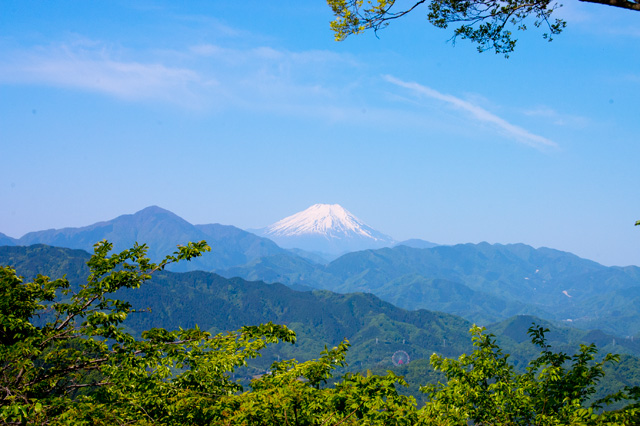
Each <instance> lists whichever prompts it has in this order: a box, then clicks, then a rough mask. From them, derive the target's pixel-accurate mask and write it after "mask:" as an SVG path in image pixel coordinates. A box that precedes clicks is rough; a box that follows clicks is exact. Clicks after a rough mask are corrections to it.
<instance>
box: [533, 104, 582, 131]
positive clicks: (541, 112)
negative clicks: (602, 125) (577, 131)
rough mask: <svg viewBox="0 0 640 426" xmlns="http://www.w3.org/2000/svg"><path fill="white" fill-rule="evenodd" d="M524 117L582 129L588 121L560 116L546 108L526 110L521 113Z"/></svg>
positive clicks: (551, 109)
mask: <svg viewBox="0 0 640 426" xmlns="http://www.w3.org/2000/svg"><path fill="white" fill-rule="evenodd" d="M523 113H524V115H527V116H529V117H541V118H544V119H546V120H549V121H551V122H552V123H553V124H555V125H557V126H574V127H584V126H585V125H587V123H588V120H587V119H586V118H585V117H580V116H578V115H570V114H561V113H559V112H558V111H556V110H554V109H553V108H550V107H548V106H538V107H535V108H530V109H526V110H524V111H523Z"/></svg>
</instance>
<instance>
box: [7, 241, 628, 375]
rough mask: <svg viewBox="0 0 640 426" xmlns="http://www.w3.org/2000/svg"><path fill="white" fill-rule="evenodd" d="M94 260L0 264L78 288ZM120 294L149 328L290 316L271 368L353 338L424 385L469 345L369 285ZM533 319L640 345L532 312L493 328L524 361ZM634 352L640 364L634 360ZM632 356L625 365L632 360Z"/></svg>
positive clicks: (355, 349)
mask: <svg viewBox="0 0 640 426" xmlns="http://www.w3.org/2000/svg"><path fill="white" fill-rule="evenodd" d="M88 259H89V254H88V253H86V252H84V251H82V250H70V249H65V248H57V247H50V246H45V245H34V246H30V247H23V246H19V247H15V246H14V247H6V246H5V247H0V264H1V265H6V264H9V265H12V266H13V267H14V268H15V269H16V270H17V272H18V273H19V274H20V275H23V276H24V277H25V278H26V279H30V278H33V277H35V276H37V275H38V274H43V275H48V276H51V277H52V278H53V277H55V278H57V277H61V276H62V275H64V274H66V275H67V278H68V279H69V281H70V282H71V284H72V288H77V287H78V286H79V285H80V284H81V283H83V282H86V278H87V275H88V268H87V266H86V264H85V263H86V261H87V260H88ZM117 297H119V298H123V299H125V300H128V301H129V302H131V303H132V305H133V306H134V307H136V308H149V311H147V312H139V313H136V314H135V315H131V316H130V317H129V319H128V320H127V322H126V326H127V327H128V328H129V329H130V330H132V331H133V332H134V333H140V332H141V331H142V330H146V329H149V328H152V327H163V328H167V329H176V328H178V327H193V326H195V325H196V324H197V325H198V326H199V327H200V328H201V329H203V330H208V331H210V332H212V333H218V332H222V331H226V330H233V329H238V328H240V327H241V326H244V325H253V324H259V323H264V322H267V321H273V322H275V323H280V324H286V325H288V326H289V327H290V328H292V329H293V330H294V331H296V333H297V335H298V343H297V344H296V345H295V346H291V345H277V346H275V347H273V348H272V349H270V350H267V351H265V353H264V356H263V358H262V359H261V360H260V361H259V364H258V365H262V366H263V367H265V368H266V367H267V366H268V365H269V364H270V363H271V362H272V361H274V360H275V359H277V358H278V357H280V358H289V357H296V358H297V359H300V360H304V359H309V358H312V357H313V358H315V357H317V356H318V354H319V352H320V351H321V350H322V349H324V345H328V346H332V345H335V344H337V343H339V342H340V341H342V339H344V338H347V339H349V341H350V342H351V344H352V347H351V349H350V351H349V356H348V361H349V363H350V365H351V367H352V369H355V370H362V369H367V368H381V369H393V368H394V366H393V364H392V363H391V356H392V355H393V353H394V352H395V351H398V350H403V351H405V352H407V353H408V354H409V355H410V357H411V359H412V360H414V361H416V360H422V363H418V365H422V367H420V368H418V369H417V371H412V370H411V369H409V370H406V369H405V370H403V374H409V375H410V376H411V375H412V374H413V375H414V376H413V377H412V379H413V380H417V381H419V382H418V383H423V384H424V383H425V380H427V378H425V374H426V373H425V371H426V370H427V368H426V367H425V364H426V362H427V359H428V358H429V356H430V355H431V354H432V353H434V352H437V353H440V354H443V355H446V356H449V357H457V356H458V355H460V354H461V353H462V352H467V353H468V351H469V350H470V348H471V342H470V336H469V334H468V330H469V328H470V326H471V324H470V323H469V322H468V321H466V320H464V319H462V318H460V317H458V316H454V315H450V314H445V313H441V312H432V311H427V310H424V309H421V310H415V311H409V310H405V309H401V308H398V307H395V306H393V305H392V304H390V303H387V302H384V301H382V300H380V299H379V298H378V297H376V296H374V295H372V294H364V293H350V294H338V293H334V292H330V291H326V290H321V291H320V290H314V291H305V292H300V291H294V290H292V289H290V288H288V287H286V286H283V285H281V284H265V283H264V282H250V281H245V280H243V279H240V278H233V279H226V278H223V277H221V276H219V275H216V274H214V273H207V272H201V271H192V272H186V273H171V272H159V273H157V274H156V275H154V277H153V279H152V280H151V281H150V282H149V283H147V284H145V285H144V286H143V287H141V288H140V289H135V290H123V291H121V292H120V293H118V295H117ZM534 322H535V323H537V324H539V325H543V326H546V327H548V328H551V329H552V330H553V332H552V333H550V334H549V335H548V337H549V341H548V343H549V344H551V345H552V346H553V347H554V348H555V349H560V350H566V351H571V353H573V351H575V350H576V348H577V345H578V343H591V342H595V343H597V344H598V345H599V346H600V348H601V351H615V352H619V353H628V354H632V355H638V354H640V339H637V340H635V341H633V340H631V339H620V338H616V337H614V336H612V335H607V334H605V333H602V332H587V331H580V330H575V329H570V328H563V327H557V326H554V324H552V323H549V322H547V321H544V320H541V319H539V318H535V317H531V316H522V315H521V316H516V317H512V318H509V319H507V320H505V321H502V322H500V323H496V324H493V325H491V326H490V327H489V329H490V331H492V332H494V333H495V334H496V335H497V337H498V339H499V340H500V342H501V345H502V347H503V349H504V350H505V352H507V353H510V354H512V359H515V360H516V362H519V363H520V364H522V363H524V362H526V360H528V359H530V358H531V357H532V356H534V355H535V354H536V353H537V352H539V351H536V349H535V348H534V347H533V346H532V345H531V344H530V343H527V342H530V339H529V337H528V336H527V329H528V328H529V327H530V326H531V324H532V323H534ZM627 361H629V362H633V363H634V365H635V367H634V368H635V369H637V370H638V371H640V366H639V365H638V361H637V359H635V358H633V359H628V360H627ZM628 365H629V364H624V365H623V366H624V368H629V367H628ZM623 366H621V367H623Z"/></svg>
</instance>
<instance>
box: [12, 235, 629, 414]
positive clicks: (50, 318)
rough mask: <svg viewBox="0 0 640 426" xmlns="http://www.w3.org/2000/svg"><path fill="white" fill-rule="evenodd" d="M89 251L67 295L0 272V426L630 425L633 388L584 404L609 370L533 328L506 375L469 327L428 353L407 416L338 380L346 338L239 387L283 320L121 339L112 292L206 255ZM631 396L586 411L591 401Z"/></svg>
mask: <svg viewBox="0 0 640 426" xmlns="http://www.w3.org/2000/svg"><path fill="white" fill-rule="evenodd" d="M111 248H112V246H111V244H109V243H107V242H102V243H98V244H97V245H96V246H95V250H94V255H93V256H92V257H91V259H90V261H89V262H88V265H89V268H90V275H89V278H88V281H87V283H86V284H84V285H83V286H81V287H80V289H79V290H77V291H75V292H73V291H72V290H71V288H70V285H69V283H68V282H67V281H66V280H65V279H58V280H55V281H51V280H49V279H48V278H47V277H43V276H39V277H37V278H36V279H35V280H34V281H32V282H27V283H24V282H23V281H22V279H21V278H20V277H18V276H17V275H16V272H15V271H14V270H13V269H11V268H10V267H0V422H1V423H2V424H7V425H125V424H126V425H140V426H142V425H144V426H148V425H172V426H173V425H176V426H177V425H209V424H215V425H220V424H225V425H265V426H266V425H274V424H278V425H280V424H282V425H297V426H302V425H309V426H310V425H324V426H338V425H343V426H346V425H353V426H355V425H380V426H382V425H407V426H408V425H467V424H468V423H469V422H473V423H474V424H484V425H489V424H491V425H511V424H535V425H560V424H594V425H595V424H620V425H631V424H640V416H639V414H638V413H639V412H640V404H638V400H640V389H639V388H638V387H634V388H626V389H624V390H622V391H620V392H618V393H616V394H613V395H610V396H608V397H607V398H604V399H602V400H598V401H593V400H592V399H591V397H592V395H593V392H594V389H595V386H596V384H597V383H598V381H599V380H600V378H601V377H602V376H603V374H604V370H603V366H604V365H605V364H606V363H609V362H615V361H616V357H615V356H611V355H608V356H607V357H605V358H604V360H603V361H601V362H595V353H596V351H595V347H594V346H583V347H581V349H580V351H579V352H578V353H577V354H576V355H573V356H569V355H567V354H564V353H562V352H560V353H556V352H553V351H551V349H550V348H549V347H548V345H547V344H546V341H545V338H544V333H545V332H546V331H547V330H544V329H541V328H536V327H532V328H531V330H530V334H531V337H532V341H533V343H534V344H536V345H538V347H539V348H540V349H541V355H540V356H539V357H538V358H537V359H536V360H534V361H532V362H531V363H530V364H529V367H528V369H527V371H526V372H524V373H518V372H517V371H515V369H514V368H513V367H512V366H511V364H509V363H508V355H504V354H502V351H501V350H500V348H499V347H498V346H497V345H496V342H495V339H494V338H493V336H491V335H489V334H485V333H484V331H483V329H481V328H478V327H474V328H473V329H472V330H471V332H472V335H473V340H474V346H475V351H474V352H473V353H472V354H470V355H462V356H461V357H460V358H459V359H458V360H452V359H446V358H442V357H440V356H438V355H434V356H433V357H432V359H431V363H432V365H433V367H434V368H435V369H436V370H439V371H442V372H443V373H444V374H445V376H446V377H447V382H446V383H438V384H436V385H428V386H426V387H424V388H423V391H424V392H426V393H427V395H428V397H429V401H428V402H427V403H426V405H425V406H424V407H422V408H420V409H418V408H417V404H416V401H415V399H414V398H413V397H409V396H404V395H401V394H400V393H399V391H398V389H401V388H402V386H406V382H405V381H404V379H403V378H402V377H399V376H396V375H395V374H394V373H392V372H388V373H387V374H386V375H384V376H381V375H373V374H370V373H367V374H365V375H363V374H359V373H356V374H352V373H347V374H345V375H344V376H342V377H341V378H339V379H338V380H336V381H335V382H333V383H331V380H332V378H333V371H334V370H335V369H336V368H338V367H343V366H345V365H346V364H345V353H346V351H347V349H348V346H349V343H348V342H347V341H344V342H342V343H341V344H340V345H338V346H337V347H335V348H333V349H326V350H325V351H324V352H322V353H321V354H320V355H321V356H320V357H319V358H318V359H316V360H311V361H307V362H303V363H298V362H297V361H295V360H287V361H282V362H277V363H274V364H273V365H272V366H271V369H270V371H269V373H268V374H265V375H263V376H261V377H258V378H256V379H255V380H253V382H252V383H251V389H250V390H245V389H243V387H242V386H241V385H240V383H238V382H236V381H234V380H233V379H232V373H233V372H234V371H236V369H237V368H239V367H243V366H246V365H247V361H248V360H250V359H251V358H254V357H257V356H259V354H260V350H261V349H263V348H264V347H266V345H268V344H270V343H276V342H281V341H283V342H290V343H293V342H295V334H294V332H293V331H291V330H289V329H288V328H287V327H285V326H280V325H275V324H271V323H268V324H261V325H259V326H245V327H242V328H241V329H240V330H237V331H232V332H227V333H221V334H218V335H215V336H213V335H211V334H209V333H207V332H203V331H201V330H200V329H198V328H197V327H196V328H193V329H179V330H176V331H168V330H165V329H151V330H147V331H145V332H143V333H142V335H141V338H134V336H133V335H131V334H130V333H128V332H126V331H125V329H124V327H123V321H125V319H126V318H127V316H128V315H129V314H131V313H133V312H135V310H134V309H133V307H132V306H131V305H130V304H129V303H127V302H125V301H122V300H119V299H118V298H116V297H115V295H114V294H113V293H114V292H117V291H118V290H119V289H123V288H138V287H140V286H141V285H143V284H144V282H145V281H147V280H149V279H150V278H151V275H152V274H153V273H154V272H155V271H158V270H161V269H163V268H164V267H165V266H166V265H168V264H170V263H173V262H177V261H181V260H189V259H191V258H193V257H196V256H199V255H200V254H201V253H202V252H203V251H206V250H208V249H209V248H208V246H207V245H206V244H205V243H204V242H200V243H190V244H188V245H187V246H184V247H179V250H178V251H177V252H176V253H174V255H172V256H167V258H165V259H164V260H163V261H162V262H160V263H158V264H154V263H151V262H150V261H149V259H148V258H147V257H146V247H145V246H144V245H143V246H138V245H136V246H135V247H133V248H132V249H131V250H125V251H123V252H121V253H116V254H110V250H111ZM622 399H627V400H632V401H635V402H634V403H632V404H630V405H628V406H627V407H626V408H625V409H624V410H621V411H617V412H604V413H599V412H598V410H599V409H600V408H601V407H603V406H604V404H606V403H608V402H611V401H618V400H622Z"/></svg>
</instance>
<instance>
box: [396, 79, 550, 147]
mask: <svg viewBox="0 0 640 426" xmlns="http://www.w3.org/2000/svg"><path fill="white" fill-rule="evenodd" d="M384 78H385V80H387V81H388V82H389V83H392V84H395V85H396V86H400V87H404V88H406V89H409V90H411V91H412V92H413V93H416V94H419V95H422V96H426V97H428V98H432V99H437V100H439V101H442V102H444V103H445V104H447V105H449V106H451V107H453V108H455V109H458V110H462V111H465V112H467V113H469V114H470V115H471V116H472V117H473V118H475V119H476V120H478V121H480V122H483V123H488V124H490V125H492V126H494V127H495V128H497V129H498V130H499V131H500V132H502V133H503V134H505V135H507V136H508V137H510V138H513V139H515V140H516V141H518V142H520V143H524V144H526V145H529V146H532V147H534V148H538V149H539V148H543V147H552V148H556V147H557V146H558V145H557V144H556V143H555V142H554V141H552V140H550V139H547V138H545V137H543V136H540V135H537V134H535V133H532V132H530V131H528V130H526V129H523V128H522V127H519V126H516V125H515V124H511V123H510V122H508V121H507V120H505V119H503V118H501V117H499V116H497V115H495V114H493V113H492V112H489V111H487V110H486V109H484V108H482V107H480V106H478V105H476V104H473V103H471V102H469V101H465V100H463V99H460V98H457V97H455V96H452V95H447V94H444V93H440V92H438V91H437V90H434V89H432V88H430V87H427V86H424V85H422V84H418V83H415V82H406V81H402V80H399V79H397V78H395V77H393V76H390V75H387V76H384Z"/></svg>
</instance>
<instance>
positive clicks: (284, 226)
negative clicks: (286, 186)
mask: <svg viewBox="0 0 640 426" xmlns="http://www.w3.org/2000/svg"><path fill="white" fill-rule="evenodd" d="M310 234H311V235H313V234H315V235H324V236H326V237H334V238H341V237H345V236H350V237H354V236H358V237H364V238H371V239H373V240H376V241H377V240H378V239H380V237H379V236H378V235H379V233H378V232H376V231H375V230H373V229H372V228H370V227H369V226H367V225H366V224H364V222H362V221H361V220H360V219H358V218H357V217H355V216H354V215H353V214H351V213H350V212H349V211H347V210H346V209H345V208H344V207H342V206H341V205H339V204H314V205H313V206H311V207H309V208H308V209H306V210H304V211H301V212H299V213H296V214H294V215H292V216H289V217H286V218H284V219H282V220H280V221H278V222H276V223H274V224H273V225H270V226H268V227H267V228H266V229H265V232H264V235H265V236H267V237H268V236H275V237H285V236H302V235H310Z"/></svg>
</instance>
